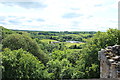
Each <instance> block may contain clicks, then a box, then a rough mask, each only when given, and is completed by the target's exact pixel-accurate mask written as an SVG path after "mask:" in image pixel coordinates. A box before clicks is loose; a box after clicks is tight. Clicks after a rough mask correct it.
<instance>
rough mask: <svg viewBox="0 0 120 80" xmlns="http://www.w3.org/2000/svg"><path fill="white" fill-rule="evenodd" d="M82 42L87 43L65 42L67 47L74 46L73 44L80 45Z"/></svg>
mask: <svg viewBox="0 0 120 80" xmlns="http://www.w3.org/2000/svg"><path fill="white" fill-rule="evenodd" d="M82 44H85V43H68V42H65V46H66V47H70V46H73V45H77V46H80V45H82Z"/></svg>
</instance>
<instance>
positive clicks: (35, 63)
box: [0, 49, 51, 80]
mask: <svg viewBox="0 0 120 80" xmlns="http://www.w3.org/2000/svg"><path fill="white" fill-rule="evenodd" d="M0 54H2V61H3V62H2V65H3V66H4V70H3V75H2V76H3V79H7V78H9V79H10V78H11V79H13V80H14V79H48V78H50V76H51V74H50V73H48V72H47V70H46V69H45V66H44V65H43V64H42V63H41V62H40V61H39V60H38V59H37V58H36V57H34V56H33V55H32V54H30V53H29V52H26V51H23V49H19V50H13V51H11V50H10V49H5V51H3V52H1V53H0Z"/></svg>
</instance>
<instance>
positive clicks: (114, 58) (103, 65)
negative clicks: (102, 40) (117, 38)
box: [98, 45, 120, 78]
mask: <svg viewBox="0 0 120 80" xmlns="http://www.w3.org/2000/svg"><path fill="white" fill-rule="evenodd" d="M98 59H99V60H100V78H120V45H115V46H108V47H107V48H105V49H101V51H99V52H98Z"/></svg>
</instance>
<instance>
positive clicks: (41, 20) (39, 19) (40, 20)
mask: <svg viewBox="0 0 120 80" xmlns="http://www.w3.org/2000/svg"><path fill="white" fill-rule="evenodd" d="M36 21H39V22H44V21H45V20H44V19H41V18H38V19H36Z"/></svg>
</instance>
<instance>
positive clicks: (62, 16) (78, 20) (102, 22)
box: [0, 0, 118, 31]
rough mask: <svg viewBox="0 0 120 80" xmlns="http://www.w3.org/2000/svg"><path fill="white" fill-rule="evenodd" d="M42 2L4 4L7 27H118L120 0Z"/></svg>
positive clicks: (0, 11)
mask: <svg viewBox="0 0 120 80" xmlns="http://www.w3.org/2000/svg"><path fill="white" fill-rule="evenodd" d="M25 1H26V0H25ZM42 1H43V2H35V4H33V3H34V2H30V3H27V2H26V3H25V2H20V3H19V2H17V3H16V2H11V3H10V2H9V4H0V16H6V17H3V18H2V17H1V18H0V19H1V20H3V21H2V22H3V24H4V23H6V25H5V26H6V28H11V29H23V30H24V29H26V30H27V29H28V30H48V31H49V30H52V31H73V30H74V31H90V30H95V31H97V30H106V29H108V28H115V27H117V18H118V16H117V4H118V2H117V1H116V0H93V1H90V0H84V1H83V0H42ZM28 2H29V1H28ZM5 3H7V2H5ZM36 4H41V5H43V6H41V5H39V6H38V5H36ZM6 5H9V6H6ZM37 6H38V7H37ZM41 8H42V9H41ZM9 20H12V22H11V21H10V22H9ZM15 21H16V24H14V23H15ZM19 22H20V24H19ZM1 24H2V23H1Z"/></svg>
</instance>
